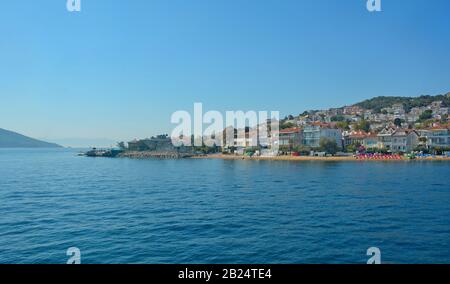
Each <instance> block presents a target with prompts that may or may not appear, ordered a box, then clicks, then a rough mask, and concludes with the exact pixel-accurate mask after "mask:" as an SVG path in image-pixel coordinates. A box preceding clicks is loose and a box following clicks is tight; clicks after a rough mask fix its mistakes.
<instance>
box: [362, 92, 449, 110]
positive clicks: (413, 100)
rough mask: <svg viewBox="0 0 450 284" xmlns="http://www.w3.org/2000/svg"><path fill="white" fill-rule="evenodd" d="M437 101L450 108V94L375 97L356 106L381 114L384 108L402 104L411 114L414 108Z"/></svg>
mask: <svg viewBox="0 0 450 284" xmlns="http://www.w3.org/2000/svg"><path fill="white" fill-rule="evenodd" d="M435 101H442V103H443V105H444V106H445V107H450V93H448V94H446V95H437V96H420V97H375V98H372V99H370V100H365V101H362V102H360V103H357V104H355V106H359V107H362V108H364V109H370V110H373V111H375V112H380V111H381V109H383V108H388V107H392V105H394V104H402V105H403V107H404V108H405V110H406V111H407V112H409V111H410V110H411V109H412V108H414V107H424V106H428V105H430V104H431V103H432V102H435Z"/></svg>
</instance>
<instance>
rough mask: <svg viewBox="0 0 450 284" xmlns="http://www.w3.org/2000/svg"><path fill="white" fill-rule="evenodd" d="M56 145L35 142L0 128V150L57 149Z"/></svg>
mask: <svg viewBox="0 0 450 284" xmlns="http://www.w3.org/2000/svg"><path fill="white" fill-rule="evenodd" d="M59 147H61V146H60V145H58V144H54V143H48V142H44V141H40V140H36V139H33V138H30V137H27V136H24V135H21V134H19V133H15V132H12V131H9V130H5V129H1V128H0V148H59Z"/></svg>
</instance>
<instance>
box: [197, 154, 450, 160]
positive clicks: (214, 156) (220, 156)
mask: <svg viewBox="0 0 450 284" xmlns="http://www.w3.org/2000/svg"><path fill="white" fill-rule="evenodd" d="M191 158H192V159H223V160H256V161H298V162H306V161H308V162H311V161H312V162H314V161H318V162H380V161H381V162H410V161H411V162H412V161H450V158H449V157H435V158H432V157H427V158H417V159H408V158H406V157H402V158H401V159H358V158H356V157H353V156H350V157H336V156H335V157H312V156H276V157H267V156H264V157H263V156H253V157H249V156H237V155H224V154H212V155H204V156H194V157H191Z"/></svg>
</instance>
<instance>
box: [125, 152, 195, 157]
mask: <svg viewBox="0 0 450 284" xmlns="http://www.w3.org/2000/svg"><path fill="white" fill-rule="evenodd" d="M117 157H119V158H132V159H150V158H153V159H183V158H190V157H192V155H191V154H186V153H177V152H154V151H142V152H141V151H140V152H138V151H127V152H123V153H120V154H119V155H118V156H117Z"/></svg>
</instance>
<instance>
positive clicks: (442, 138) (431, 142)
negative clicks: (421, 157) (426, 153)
mask: <svg viewBox="0 0 450 284" xmlns="http://www.w3.org/2000/svg"><path fill="white" fill-rule="evenodd" d="M418 132H419V133H420V135H421V137H425V139H426V147H427V148H428V149H434V148H443V149H445V148H450V129H449V128H448V127H446V126H442V125H440V124H435V125H433V126H432V127H430V128H427V129H422V130H418Z"/></svg>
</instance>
